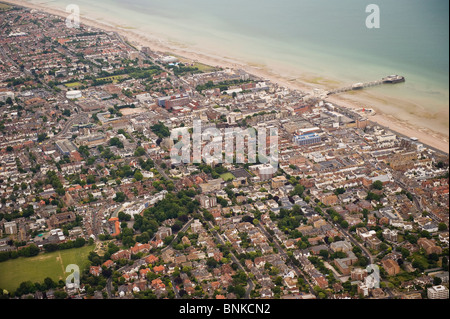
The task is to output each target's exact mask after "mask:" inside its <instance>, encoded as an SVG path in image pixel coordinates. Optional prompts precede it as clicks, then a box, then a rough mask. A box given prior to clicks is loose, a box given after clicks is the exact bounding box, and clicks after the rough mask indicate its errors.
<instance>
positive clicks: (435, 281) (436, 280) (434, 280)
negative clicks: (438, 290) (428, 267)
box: [433, 277, 442, 286]
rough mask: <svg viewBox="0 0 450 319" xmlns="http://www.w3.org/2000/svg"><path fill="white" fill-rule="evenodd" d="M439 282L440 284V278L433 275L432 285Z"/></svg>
mask: <svg viewBox="0 0 450 319" xmlns="http://www.w3.org/2000/svg"><path fill="white" fill-rule="evenodd" d="M440 284H442V279H441V278H439V277H434V278H433V285H435V286H438V285H440Z"/></svg>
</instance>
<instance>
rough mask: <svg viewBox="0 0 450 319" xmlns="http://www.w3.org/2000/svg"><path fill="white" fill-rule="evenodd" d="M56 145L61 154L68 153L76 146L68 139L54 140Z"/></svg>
mask: <svg viewBox="0 0 450 319" xmlns="http://www.w3.org/2000/svg"><path fill="white" fill-rule="evenodd" d="M56 147H57V148H58V150H59V152H60V153H61V154H62V155H67V156H68V155H70V153H72V152H73V151H76V150H77V147H76V146H75V145H74V144H73V143H72V142H71V141H69V140H67V139H64V140H60V141H57V142H56Z"/></svg>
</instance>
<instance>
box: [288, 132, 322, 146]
mask: <svg viewBox="0 0 450 319" xmlns="http://www.w3.org/2000/svg"><path fill="white" fill-rule="evenodd" d="M320 141H321V138H320V136H319V135H318V134H317V133H307V134H303V135H295V136H294V139H293V142H294V143H296V144H297V145H311V144H317V143H320Z"/></svg>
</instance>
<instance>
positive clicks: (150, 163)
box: [139, 158, 155, 171]
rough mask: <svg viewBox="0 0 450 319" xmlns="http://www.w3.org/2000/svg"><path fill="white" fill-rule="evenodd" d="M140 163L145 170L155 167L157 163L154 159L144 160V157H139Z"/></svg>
mask: <svg viewBox="0 0 450 319" xmlns="http://www.w3.org/2000/svg"><path fill="white" fill-rule="evenodd" d="M139 165H140V166H141V168H142V169H143V170H146V171H150V170H151V169H152V168H153V167H155V163H154V162H153V160H152V159H150V158H149V159H147V160H144V159H142V158H140V159H139Z"/></svg>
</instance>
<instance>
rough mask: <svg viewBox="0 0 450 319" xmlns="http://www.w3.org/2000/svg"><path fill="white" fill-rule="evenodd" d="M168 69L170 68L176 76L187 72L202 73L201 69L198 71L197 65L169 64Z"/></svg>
mask: <svg viewBox="0 0 450 319" xmlns="http://www.w3.org/2000/svg"><path fill="white" fill-rule="evenodd" d="M169 69H172V70H173V73H174V74H175V75H176V76H182V75H185V74H187V73H190V74H196V73H202V71H200V70H199V69H198V68H197V67H191V66H185V65H184V64H178V66H175V65H169Z"/></svg>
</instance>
